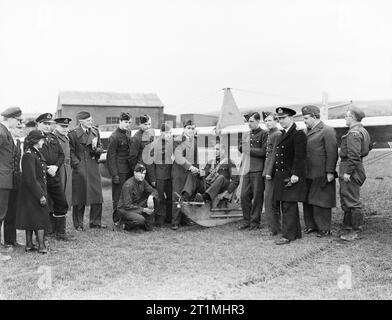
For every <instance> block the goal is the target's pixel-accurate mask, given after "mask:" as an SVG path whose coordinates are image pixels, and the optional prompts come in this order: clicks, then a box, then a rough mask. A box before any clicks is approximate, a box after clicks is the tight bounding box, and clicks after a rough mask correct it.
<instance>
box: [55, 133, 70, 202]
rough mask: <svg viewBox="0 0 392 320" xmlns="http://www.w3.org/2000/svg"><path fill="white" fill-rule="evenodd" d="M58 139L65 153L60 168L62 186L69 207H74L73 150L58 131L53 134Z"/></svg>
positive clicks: (66, 139)
mask: <svg viewBox="0 0 392 320" xmlns="http://www.w3.org/2000/svg"><path fill="white" fill-rule="evenodd" d="M53 133H54V135H55V136H56V137H57V139H58V141H59V143H60V146H61V148H62V150H63V153H64V163H63V165H62V166H61V167H60V168H59V174H60V180H61V184H62V186H63V187H64V193H65V197H66V199H67V203H68V205H69V206H70V205H72V168H71V149H70V146H69V138H68V136H66V135H62V134H61V133H59V132H58V131H56V130H55V131H54V132H53Z"/></svg>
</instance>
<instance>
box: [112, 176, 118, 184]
mask: <svg viewBox="0 0 392 320" xmlns="http://www.w3.org/2000/svg"><path fill="white" fill-rule="evenodd" d="M112 182H113V183H114V184H119V183H120V177H119V176H113V177H112Z"/></svg>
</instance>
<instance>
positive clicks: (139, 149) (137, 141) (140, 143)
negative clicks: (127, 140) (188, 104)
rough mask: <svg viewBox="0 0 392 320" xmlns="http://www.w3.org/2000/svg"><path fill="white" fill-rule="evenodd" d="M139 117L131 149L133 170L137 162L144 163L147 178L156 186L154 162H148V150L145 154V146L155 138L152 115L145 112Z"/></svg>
mask: <svg viewBox="0 0 392 320" xmlns="http://www.w3.org/2000/svg"><path fill="white" fill-rule="evenodd" d="M139 119H140V120H139V121H140V123H139V130H138V131H137V132H136V133H135V134H134V136H133V137H132V139H131V145H130V149H129V156H130V160H129V161H130V163H131V169H132V170H131V171H133V169H134V168H135V165H136V164H137V163H141V164H143V165H144V166H145V167H146V168H147V176H146V180H147V182H148V183H150V184H151V185H152V186H153V187H154V188H155V186H156V179H155V176H154V166H153V164H146V162H148V160H149V158H150V156H149V154H148V153H147V152H144V154H143V150H144V148H145V147H146V146H147V145H148V144H150V143H151V142H152V141H153V140H154V130H153V129H151V117H150V116H149V115H147V114H145V115H143V116H140V118H139ZM146 151H147V150H146ZM143 158H144V159H143Z"/></svg>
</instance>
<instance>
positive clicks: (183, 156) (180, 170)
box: [172, 135, 199, 193]
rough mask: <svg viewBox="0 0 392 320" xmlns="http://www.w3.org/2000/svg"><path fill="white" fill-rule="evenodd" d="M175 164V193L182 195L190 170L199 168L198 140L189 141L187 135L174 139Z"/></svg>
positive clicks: (173, 176) (173, 178) (173, 171)
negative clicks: (192, 167)
mask: <svg viewBox="0 0 392 320" xmlns="http://www.w3.org/2000/svg"><path fill="white" fill-rule="evenodd" d="M173 148H174V162H173V167H172V181H173V192H177V193H181V191H182V189H183V188H184V185H185V181H186V178H187V177H188V174H191V172H190V171H189V168H190V167H191V166H194V167H196V168H198V167H199V164H198V154H197V138H196V137H195V138H194V139H189V138H187V137H186V136H185V135H182V136H180V137H177V138H175V139H174V144H173Z"/></svg>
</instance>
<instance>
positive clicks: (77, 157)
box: [68, 125, 103, 205]
mask: <svg viewBox="0 0 392 320" xmlns="http://www.w3.org/2000/svg"><path fill="white" fill-rule="evenodd" d="M68 137H69V145H70V153H71V167H72V205H79V204H80V205H90V204H97V203H102V202H103V197H102V186H101V175H100V173H99V167H98V159H99V157H100V155H101V153H102V152H103V147H102V144H101V140H100V136H99V131H98V129H97V128H94V127H93V128H91V130H90V132H89V134H87V133H86V132H85V131H84V130H83V129H82V128H81V126H80V125H79V126H78V127H77V128H76V129H74V130H72V131H71V132H70V133H69V134H68ZM95 137H97V138H98V143H97V148H96V150H93V148H92V140H93V139H94V138H95Z"/></svg>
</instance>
